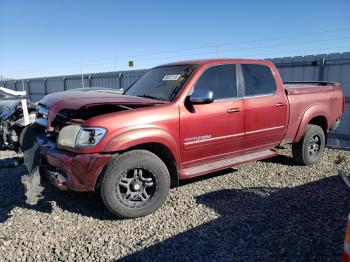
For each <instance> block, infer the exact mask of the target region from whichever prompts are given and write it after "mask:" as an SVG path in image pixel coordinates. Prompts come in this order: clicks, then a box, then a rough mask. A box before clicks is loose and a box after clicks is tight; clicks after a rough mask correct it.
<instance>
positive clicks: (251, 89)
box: [242, 64, 276, 96]
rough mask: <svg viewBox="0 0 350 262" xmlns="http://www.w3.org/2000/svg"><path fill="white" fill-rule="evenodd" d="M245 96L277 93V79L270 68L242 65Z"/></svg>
mask: <svg viewBox="0 0 350 262" xmlns="http://www.w3.org/2000/svg"><path fill="white" fill-rule="evenodd" d="M242 71H243V76H244V83H245V96H256V95H267V94H272V93H274V92H275V91H276V84H275V79H274V77H273V75H272V72H271V70H270V68H269V67H267V66H264V65H250V64H246V65H242Z"/></svg>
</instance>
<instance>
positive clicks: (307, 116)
mask: <svg viewBox="0 0 350 262" xmlns="http://www.w3.org/2000/svg"><path fill="white" fill-rule="evenodd" d="M328 110H329V108H328V106H326V105H322V104H317V105H313V106H311V107H309V108H308V109H306V111H305V112H304V115H303V117H302V119H301V122H300V125H299V128H298V131H297V134H296V136H295V138H294V142H299V140H300V139H301V137H302V136H303V135H304V131H305V128H306V126H307V125H308V124H309V123H310V121H311V119H313V118H314V117H317V116H323V117H325V118H326V119H327V125H329V117H328V113H327V112H328ZM328 128H329V126H327V129H328Z"/></svg>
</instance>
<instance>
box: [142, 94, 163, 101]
mask: <svg viewBox="0 0 350 262" xmlns="http://www.w3.org/2000/svg"><path fill="white" fill-rule="evenodd" d="M138 97H144V98H149V99H154V100H159V99H158V98H156V97H154V96H150V95H146V94H144V95H140V96H138ZM159 101H161V100H159Z"/></svg>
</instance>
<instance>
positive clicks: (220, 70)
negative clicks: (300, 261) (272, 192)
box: [20, 59, 345, 218]
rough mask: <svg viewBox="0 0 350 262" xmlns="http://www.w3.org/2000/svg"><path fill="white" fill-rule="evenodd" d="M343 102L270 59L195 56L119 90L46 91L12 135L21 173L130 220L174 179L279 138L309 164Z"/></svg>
mask: <svg viewBox="0 0 350 262" xmlns="http://www.w3.org/2000/svg"><path fill="white" fill-rule="evenodd" d="M344 108H345V99H344V95H343V92H342V90H341V88H340V85H339V84H338V83H332V82H289V83H283V82H282V80H281V77H280V75H279V73H278V71H277V69H276V67H275V66H274V65H273V64H272V63H271V62H270V61H265V60H246V59H210V60H195V61H186V62H177V63H170V64H165V65H162V66H158V67H155V68H152V69H150V70H149V71H147V72H146V73H145V74H144V75H143V76H142V77H141V78H140V79H139V80H137V81H136V82H135V83H134V84H133V85H131V86H130V87H129V88H128V89H126V90H125V91H124V92H123V93H122V94H115V93H113V92H110V91H108V90H100V91H98V90H96V91H91V92H86V91H74V92H70V91H66V92H60V93H54V94H50V95H47V96H46V97H44V98H43V99H42V100H41V101H40V102H39V104H38V107H37V115H36V123H35V124H33V125H31V126H28V127H27V128H26V129H25V130H24V131H23V132H22V134H21V137H20V140H21V141H20V143H21V145H22V151H23V152H24V159H25V163H26V167H27V169H28V170H29V172H31V171H32V170H33V169H34V168H35V167H40V174H41V176H46V177H48V178H49V181H51V182H52V183H54V184H55V185H56V186H57V187H58V188H59V189H70V190H74V191H96V192H98V193H99V194H101V196H102V199H103V202H104V203H105V205H106V207H107V208H108V209H109V210H110V211H111V212H112V213H113V214H115V215H116V216H118V217H121V218H134V217H140V216H145V215H148V214H150V213H152V212H154V211H155V210H157V209H158V208H160V207H161V205H162V204H163V203H164V201H165V200H166V198H167V195H168V192H169V189H170V188H171V187H174V186H177V185H178V182H179V180H182V179H188V178H192V177H195V176H201V175H205V174H208V173H211V172H214V171H218V170H222V169H226V168H229V167H232V166H235V165H238V164H240V163H244V162H249V161H253V160H259V159H264V158H269V157H273V156H275V155H276V154H277V152H276V148H277V147H278V146H281V145H286V144H291V145H292V152H293V157H294V159H295V160H296V161H297V162H299V163H300V164H301V165H314V164H316V163H317V162H318V161H319V160H320V158H321V155H322V153H323V152H324V149H325V144H326V139H327V132H329V131H331V130H333V129H335V128H336V127H337V126H338V125H339V121H340V118H341V116H342V114H343V113H344ZM251 175H252V176H253V175H254V174H251ZM78 204H79V203H77V205H78Z"/></svg>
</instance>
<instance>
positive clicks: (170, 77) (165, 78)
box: [163, 75, 181, 81]
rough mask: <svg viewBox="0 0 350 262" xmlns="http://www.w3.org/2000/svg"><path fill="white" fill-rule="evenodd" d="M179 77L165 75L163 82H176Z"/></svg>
mask: <svg viewBox="0 0 350 262" xmlns="http://www.w3.org/2000/svg"><path fill="white" fill-rule="evenodd" d="M180 76H181V75H165V76H164V77H163V81H176V80H178V79H179V78H180Z"/></svg>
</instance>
